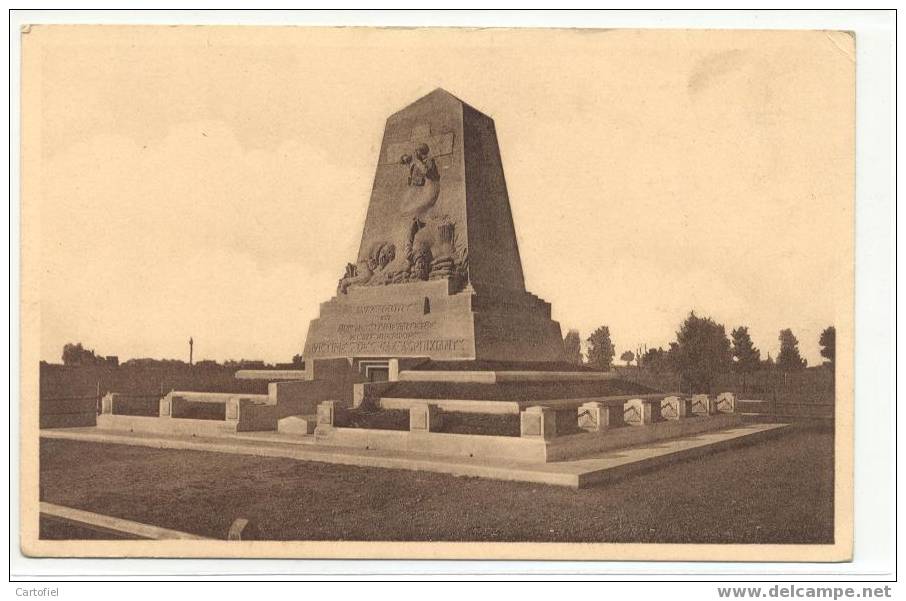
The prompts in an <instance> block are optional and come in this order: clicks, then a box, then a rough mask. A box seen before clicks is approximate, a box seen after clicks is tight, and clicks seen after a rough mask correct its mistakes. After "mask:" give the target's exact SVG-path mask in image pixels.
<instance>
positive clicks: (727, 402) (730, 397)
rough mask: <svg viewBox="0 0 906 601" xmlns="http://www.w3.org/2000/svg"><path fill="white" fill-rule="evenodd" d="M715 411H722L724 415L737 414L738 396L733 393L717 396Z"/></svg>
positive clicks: (723, 393)
mask: <svg viewBox="0 0 906 601" xmlns="http://www.w3.org/2000/svg"><path fill="white" fill-rule="evenodd" d="M714 404H715V406H716V408H715V411H722V412H724V413H736V395H735V394H733V393H732V392H722V393H720V394H719V395H717V401H715V403H714Z"/></svg>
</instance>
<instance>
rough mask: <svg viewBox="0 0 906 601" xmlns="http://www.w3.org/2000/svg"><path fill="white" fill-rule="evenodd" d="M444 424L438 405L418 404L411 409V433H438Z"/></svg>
mask: <svg viewBox="0 0 906 601" xmlns="http://www.w3.org/2000/svg"><path fill="white" fill-rule="evenodd" d="M442 424H443V417H442V415H441V413H440V410H439V409H438V407H437V406H436V405H429V404H428V403H418V404H416V405H412V406H411V407H409V431H410V432H437V431H439V430H440V428H441V425H442Z"/></svg>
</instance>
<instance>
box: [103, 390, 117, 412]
mask: <svg viewBox="0 0 906 601" xmlns="http://www.w3.org/2000/svg"><path fill="white" fill-rule="evenodd" d="M115 398H116V394H115V393H112V392H108V393H107V394H105V395H104V398H102V399H101V413H104V414H107V415H111V414H113V400H114V399H115Z"/></svg>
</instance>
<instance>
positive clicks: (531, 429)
mask: <svg viewBox="0 0 906 601" xmlns="http://www.w3.org/2000/svg"><path fill="white" fill-rule="evenodd" d="M519 435H520V436H521V437H523V438H543V439H545V440H547V439H550V438H553V437H554V436H556V435H557V414H556V412H555V411H554V410H552V409H551V408H550V407H541V406H539V405H535V406H533V407H529V408H528V409H526V410H525V411H523V412H522V413H520V414H519Z"/></svg>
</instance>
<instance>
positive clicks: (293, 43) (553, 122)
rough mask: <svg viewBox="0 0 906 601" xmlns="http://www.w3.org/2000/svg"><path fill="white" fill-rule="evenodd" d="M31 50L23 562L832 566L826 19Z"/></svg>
mask: <svg viewBox="0 0 906 601" xmlns="http://www.w3.org/2000/svg"><path fill="white" fill-rule="evenodd" d="M18 33H19V37H20V41H21V288H20V294H21V304H20V310H21V366H20V370H21V371H20V374H19V376H20V384H21V396H20V398H19V401H18V402H19V410H20V415H21V421H20V426H21V440H20V454H21V456H20V465H19V470H20V474H19V476H20V486H21V489H20V494H19V512H20V513H19V520H20V544H21V549H22V553H23V554H24V555H26V556H29V557H57V558H74V557H107V558H128V557H170V558H222V557H230V558H337V559H471V560H487V559H511V560H646V561H647V560H671V561H737V562H747V561H751V562H764V561H770V562H846V561H850V560H851V559H852V557H853V540H854V526H853V523H854V517H853V498H854V497H853V495H854V491H853V478H854V469H853V461H854V447H853V444H854V435H853V423H854V390H855V389H854V366H855V355H854V348H855V319H854V315H855V304H854V302H855V301H854V298H855V274H856V271H855V257H856V252H855V235H854V232H855V201H856V69H857V61H856V48H857V44H858V43H859V41H858V39H857V37H856V35H855V34H854V33H853V32H852V31H843V30H818V29H815V30H807V29H735V30H730V29H684V28H672V29H671V28H661V29H646V28H613V29H605V28H595V29H576V28H556V27H551V28H506V27H502V28H479V27H476V28H468V27H409V28H406V27H400V28H394V27H364V26H363V27H311V26H261V25H205V26H189V25H170V26H168V25H161V24H157V25H155V24H147V25H142V24H129V25H123V24H120V25H114V24H107V25H103V24H98V25H92V24H73V25H53V24H34V25H26V26H23V27H21V29H20V30H19V32H18Z"/></svg>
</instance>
